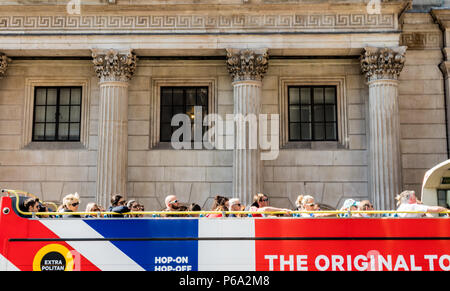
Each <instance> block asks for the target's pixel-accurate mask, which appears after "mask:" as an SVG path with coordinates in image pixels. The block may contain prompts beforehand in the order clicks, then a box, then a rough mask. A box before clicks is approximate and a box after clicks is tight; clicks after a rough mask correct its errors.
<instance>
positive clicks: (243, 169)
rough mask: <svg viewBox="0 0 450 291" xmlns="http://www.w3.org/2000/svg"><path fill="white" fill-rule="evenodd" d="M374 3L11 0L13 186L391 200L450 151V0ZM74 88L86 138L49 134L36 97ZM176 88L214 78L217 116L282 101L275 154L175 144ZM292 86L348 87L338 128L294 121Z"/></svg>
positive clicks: (210, 89) (6, 116) (5, 136)
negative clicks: (170, 121) (168, 113)
mask: <svg viewBox="0 0 450 291" xmlns="http://www.w3.org/2000/svg"><path fill="white" fill-rule="evenodd" d="M110 2H111V3H110ZM372 2H376V1H367V0H366V1H365V0H320V1H307V0H291V1H282V0H227V1H221V0H197V1H195V0H170V1H160V0H133V1H132V0H116V1H103V0H81V2H80V4H81V6H77V1H62V0H61V1H59V0H58V1H50V0H48V1H46V0H39V1H37V0H27V1H14V0H6V1H2V2H1V3H0V53H1V59H0V60H1V65H0V76H1V77H2V78H1V80H0V185H1V187H2V188H10V189H21V190H24V191H28V192H30V193H33V194H35V195H37V196H39V197H41V198H42V199H43V200H45V201H61V199H62V197H63V196H64V195H65V194H67V193H71V192H78V193H79V194H80V195H81V197H82V205H85V204H86V203H87V202H89V201H98V202H100V203H101V204H102V205H104V206H107V205H108V204H109V202H108V201H109V196H110V195H111V194H115V193H123V194H125V196H126V197H127V198H128V199H132V198H133V199H137V200H139V201H141V202H143V203H144V204H145V206H146V209H147V210H150V209H151V210H159V209H162V208H163V204H164V197H165V196H166V195H168V194H176V195H177V196H178V198H179V199H180V200H181V201H183V202H186V203H191V202H195V203H198V204H200V205H201V206H203V208H204V209H209V207H210V205H211V204H212V199H213V197H214V196H215V195H216V194H223V195H226V196H229V197H232V196H239V197H241V199H242V200H243V201H245V202H246V203H249V202H250V200H251V197H252V196H253V194H254V193H256V192H264V193H267V194H268V195H269V197H270V198H271V204H272V205H274V206H280V207H289V208H293V207H294V203H295V199H296V197H297V195H298V194H300V193H307V194H311V195H313V196H314V197H315V198H316V200H317V202H320V203H323V204H326V205H329V206H331V207H336V208H337V207H340V206H341V205H342V202H343V200H345V199H346V198H355V199H358V200H362V199H370V200H371V201H373V202H374V203H375V206H376V208H378V209H392V208H394V207H395V206H394V203H393V197H394V195H395V194H397V193H399V192H400V191H401V190H402V189H414V190H416V191H417V192H418V193H420V189H421V183H422V179H423V175H424V173H425V171H426V170H427V169H428V168H430V167H432V166H433V165H435V164H437V163H438V162H441V161H444V160H446V159H447V158H448V148H449V146H448V144H449V139H448V128H449V126H448V122H447V120H448V118H447V116H448V113H447V110H448V108H449V107H448V106H447V104H448V102H449V100H448V94H449V91H450V90H449V89H448V86H449V85H448V82H449V79H448V78H449V74H448V72H449V65H448V64H449V63H448V59H447V58H448V54H447V52H448V48H447V47H446V43H448V41H447V38H448V37H449V31H450V30H447V28H448V27H449V26H450V25H449V23H450V22H449V20H450V5H449V6H447V4H448V3H446V1H440V0H439V1H409V0H388V1H382V3H375V4H374V5H372V4H373V3H372ZM71 3H72V4H73V5H71ZM67 4H69V6H68V5H67ZM377 5H379V6H377ZM77 8H79V9H78V10H77ZM68 87H70V88H72V89H73V90H79V91H76V92H79V93H73V94H75V95H76V94H78V95H76V96H79V97H80V102H79V103H74V104H75V105H73V104H72V103H70V105H67V108H68V107H70V108H71V110H79V111H76V112H77V113H78V112H79V116H78V117H77V118H76V120H75V121H74V125H73V126H74V127H73V128H75V130H74V136H75V140H74V141H70V138H71V136H72V132H70V134H69V137H68V138H69V140H68V141H61V140H47V141H45V140H40V139H39V134H38V133H37V132H39V130H40V129H39V128H40V127H39V126H38V123H39V121H38V117H39V114H38V113H37V110H39V109H38V107H39V106H42V108H41V109H43V108H44V107H46V108H47V109H46V110H50V109H49V108H56V107H57V106H62V105H61V104H62V103H61V104H60V103H59V102H60V101H58V105H57V106H53V105H49V104H50V103H48V102H47V103H45V104H44V105H43V104H39V102H40V101H38V98H39V96H37V95H39V94H40V93H39V92H44V91H42V90H46V91H45V92H46V94H47V95H46V96H53V95H51V94H53V93H49V92H58V93H55V94H58V95H57V96H58V100H60V99H59V98H60V97H61V98H62V96H63V94H64V93H63V92H66V91H64V88H68ZM74 88H75V89H74ZM165 88H172V90H173V88H188V89H189V88H206V91H207V97H206V98H207V112H208V113H217V114H219V115H220V116H225V115H226V114H238V113H241V114H244V115H245V114H249V113H255V114H279V132H280V134H279V136H276V138H279V145H280V150H279V155H278V157H277V158H276V159H275V160H266V161H261V160H260V159H259V158H258V154H259V152H258V150H257V151H256V152H255V151H252V150H237V149H217V148H216V149H192V150H175V149H172V148H171V147H170V145H169V144H168V143H167V142H163V141H162V132H161V130H162V127H163V123H164V122H163V120H162V119H163V118H164V116H163V115H164V114H162V112H163V111H162V108H163V106H165V105H164V104H162V103H161V102H163V103H164V102H165V100H164V99H161V98H162V96H163V91H164V90H165ZM292 88H294V89H295V88H298V90H301V88H306V90H311V91H308V92H313V90H315V89H317V90H318V91H317V92H319V91H320V90H326V89H324V88H333V89H334V90H335V91H334V92H335V93H334V94H335V95H333V96H334V98H335V99H334V100H335V101H334V103H332V104H333V106H334V107H333V108H334V109H335V113H334V115H333V116H334V117H333V118H331V121H332V122H331V123H330V124H331V127H330V128H332V127H333V126H334V127H335V129H334V131H333V132H332V133H331V135H330V136H331V138H330V139H329V140H327V138H324V139H320V138H317V137H318V136H320V133H319V131H318V133H316V135H315V138H317V139H316V140H314V139H313V140H308V137H306V138H304V137H303V136H302V137H301V138H298V137H297V135H296V128H297V127H296V126H297V125H298V124H299V125H298V126H305V128H307V127H308V126H313V129H311V128H310V129H309V130H310V133H311V134H312V132H313V131H314V128H315V127H314V126H319V125H318V123H314V122H313V121H311V120H309V121H310V122H309V123H307V122H306V123H301V122H300V121H299V122H298V123H295V122H294V121H293V120H294V119H293V117H292V116H293V113H291V112H295V110H296V108H297V109H298V107H295V106H303V105H292V104H294V103H292V102H293V101H292V100H293V98H294V97H293V95H292V94H294V93H291V92H294V91H291V89H292ZM294 89H292V90H294ZM39 90H41V91H39ZM74 92H75V91H74ZM172 92H173V91H172ZM305 92H306V91H305ZM314 92H316V91H314ZM320 92H326V91H320ZM330 92H331V91H330ZM49 94H50V95H49ZM71 94H72V93H71ZM172 94H174V93H172ZM299 94H300V93H299ZM301 94H303V93H301ZM305 94H306V93H305ZM308 94H309V93H308ZM311 94H312V93H311ZM314 94H316V93H314ZM317 94H321V93H317ZM75 95H73V96H75ZM55 96H56V95H55ZM71 96H72V95H71ZM299 96H300V95H299ZM301 96H303V95H301ZM305 96H306V95H305ZM308 96H309V95H308ZM314 96H319V95H314ZM47 98H49V97H47ZM70 98H72V97H70ZM77 98H78V97H77ZM73 99H75V97H73ZM61 100H62V99H61ZM71 100H72V99H71ZM311 100H313V99H311ZM314 100H315V99H314ZM47 101H48V100H47ZM61 102H63V101H61ZM71 102H72V101H71ZM77 102H78V101H77ZM302 102H303V101H302ZM308 102H309V101H308ZM311 102H315V101H311ZM291 103H292V104H291ZM325 103H326V102H325ZM308 104H309V103H308ZM317 104H318V103H317ZM63 107H64V106H62V107H58V108H60V109H58V112H59V110H63ZM325 107H326V105H325ZM325 107H324V108H325ZM302 108H304V107H302ZM291 110H292V111H291ZM302 110H303V109H302ZM45 112H46V113H45V114H44V115H45V116H47V115H46V114H47V111H45ZM309 112H311V111H309ZM60 114H61V113H60ZM302 114H303V113H302ZM60 116H61V115H60ZM316 116H319V114H318V113H317V115H316ZM46 118H47V117H46ZM48 118H49V120H50V119H52V118H54V117H53V116H50V117H48ZM59 118H61V117H59ZM327 118H328V117H326V119H327ZM44 120H45V121H44V122H43V123H46V122H47V125H45V126H46V127H44V128H45V132H44V134H43V135H44V136H45V134H46V133H47V130H49V136H52V135H54V134H55V130H54V124H53V123H51V124H50V125H51V126H50V125H49V123H48V120H47V119H44ZM70 122H71V120H70V121H69V122H68V123H67V124H69V127H70V126H72V123H70ZM57 124H58V125H56V126H57V128H58V130H61V128H62V127H63V125H65V124H66V123H63V122H61V120H59V123H57ZM320 124H322V123H320ZM324 124H326V122H324ZM302 130H303V129H302ZM307 130H308V129H305V131H304V132H307ZM326 130H328V127H327V128H326ZM326 130H325V131H326ZM325 131H324V132H325ZM302 132H303V131H302ZM314 132H315V131H314ZM327 135H328V133H327ZM56 136H58V132H56ZM233 137H234V136H233V135H232V133H230V132H224V133H223V138H224V139H225V140H227V139H233ZM309 139H311V136H309Z"/></svg>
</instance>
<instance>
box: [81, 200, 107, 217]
mask: <svg viewBox="0 0 450 291" xmlns="http://www.w3.org/2000/svg"><path fill="white" fill-rule="evenodd" d="M104 211H105V210H104V209H103V208H102V207H100V206H98V205H97V203H95V202H90V203H88V205H86V212H104ZM85 217H86V218H92V217H100V216H99V214H86V216H85Z"/></svg>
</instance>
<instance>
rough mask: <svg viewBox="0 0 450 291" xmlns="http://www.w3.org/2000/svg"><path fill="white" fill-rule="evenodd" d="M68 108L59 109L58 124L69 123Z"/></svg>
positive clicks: (61, 107)
mask: <svg viewBox="0 0 450 291" xmlns="http://www.w3.org/2000/svg"><path fill="white" fill-rule="evenodd" d="M69 109H70V107H69V106H60V107H59V122H69Z"/></svg>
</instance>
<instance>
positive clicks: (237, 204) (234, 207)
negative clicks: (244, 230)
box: [228, 198, 242, 217]
mask: <svg viewBox="0 0 450 291" xmlns="http://www.w3.org/2000/svg"><path fill="white" fill-rule="evenodd" d="M228 204H229V206H230V211H241V209H242V207H241V201H240V200H239V198H231V199H230V200H229V201H228ZM240 216H241V215H240V214H234V213H232V214H230V215H229V216H228V217H240Z"/></svg>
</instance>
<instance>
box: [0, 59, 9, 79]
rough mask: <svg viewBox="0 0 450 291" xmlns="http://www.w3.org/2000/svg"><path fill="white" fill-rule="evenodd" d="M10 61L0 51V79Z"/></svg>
mask: <svg viewBox="0 0 450 291" xmlns="http://www.w3.org/2000/svg"><path fill="white" fill-rule="evenodd" d="M10 62H11V59H10V58H8V57H7V56H6V55H5V54H2V53H0V79H2V78H3V77H4V76H5V75H6V70H7V69H8V63H10Z"/></svg>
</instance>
